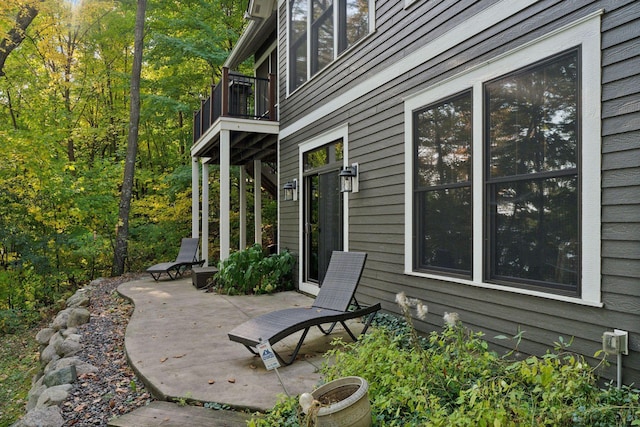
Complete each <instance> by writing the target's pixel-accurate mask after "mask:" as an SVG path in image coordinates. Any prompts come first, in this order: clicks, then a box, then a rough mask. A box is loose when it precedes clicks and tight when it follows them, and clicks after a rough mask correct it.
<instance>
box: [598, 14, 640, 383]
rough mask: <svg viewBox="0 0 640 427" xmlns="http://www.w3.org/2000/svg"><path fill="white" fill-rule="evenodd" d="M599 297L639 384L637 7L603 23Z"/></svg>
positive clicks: (639, 27) (607, 323)
mask: <svg viewBox="0 0 640 427" xmlns="http://www.w3.org/2000/svg"><path fill="white" fill-rule="evenodd" d="M602 64H603V69H602V82H603V86H602V100H603V103H602V117H603V120H602V135H603V138H602V145H603V147H602V152H603V156H602V205H603V206H602V292H603V302H604V305H605V309H604V310H603V311H604V312H605V313H606V314H607V317H606V318H605V319H602V321H601V322H599V323H598V324H599V325H602V326H603V327H605V328H606V329H610V328H620V329H626V330H629V332H630V349H631V350H632V355H631V356H628V357H624V362H623V363H624V367H625V368H624V374H625V382H629V381H630V380H634V381H635V382H636V383H638V379H639V378H640V373H639V372H640V357H639V356H638V354H639V352H640V320H639V317H640V142H639V141H640V101H639V99H640V93H639V92H640V90H639V88H640V73H639V72H638V70H639V69H640V68H639V65H640V6H639V5H638V3H637V2H636V3H635V4H629V5H628V6H626V7H624V6H621V7H619V8H618V9H617V10H612V11H611V13H607V14H605V16H604V17H603V20H602Z"/></svg>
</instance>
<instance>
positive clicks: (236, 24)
mask: <svg viewBox="0 0 640 427" xmlns="http://www.w3.org/2000/svg"><path fill="white" fill-rule="evenodd" d="M247 1H248V0H149V1H148V2H147V12H146V21H145V26H146V28H145V39H144V44H145V47H144V56H143V58H144V60H143V66H142V82H141V85H140V91H141V116H140V124H139V136H138V154H137V160H136V172H135V179H134V188H133V195H132V201H131V213H130V217H129V219H130V221H129V242H128V256H127V259H126V270H127V271H142V270H144V268H146V267H148V266H149V265H152V264H153V263H155V262H156V261H166V260H169V259H172V258H174V257H175V255H176V252H177V249H178V247H179V242H180V239H181V238H182V237H188V236H190V235H191V157H190V154H189V149H190V147H191V144H192V121H193V111H194V110H197V109H199V108H200V100H201V99H203V98H205V97H206V96H207V95H208V93H209V90H210V87H211V84H213V83H215V82H217V81H218V79H219V76H220V74H221V67H222V64H223V63H224V61H225V59H226V57H227V55H228V52H229V51H230V50H231V49H232V48H233V46H234V44H235V42H236V40H237V39H238V37H239V36H240V34H241V32H242V30H243V26H244V25H245V20H244V19H243V14H244V12H245V10H246V6H247ZM29 8H32V9H35V10H36V12H37V14H36V15H35V18H34V19H33V21H31V22H30V24H29V25H28V27H27V28H26V31H24V32H23V33H22V35H23V36H24V39H23V40H22V41H21V43H20V44H19V46H18V47H17V48H16V49H14V50H13V51H11V53H10V54H9V55H8V57H7V59H6V62H5V63H4V65H3V66H2V64H0V66H1V67H2V68H0V159H2V160H1V161H0V334H2V333H7V332H12V331H14V330H16V329H18V328H21V327H23V326H25V325H29V324H33V323H35V322H37V321H38V320H39V319H40V318H41V316H42V315H43V314H44V312H46V311H47V310H50V309H51V308H52V307H55V305H56V303H57V302H59V301H62V300H63V299H64V298H65V297H66V295H68V294H70V293H71V292H73V291H74V290H75V289H76V288H77V287H79V286H81V285H83V284H84V283H86V282H87V281H90V280H92V279H94V278H96V277H100V276H106V275H109V274H110V272H111V267H112V263H113V254H114V243H115V238H116V226H117V223H118V204H119V200H120V190H121V187H122V182H123V170H124V160H125V154H126V148H127V131H128V126H129V90H130V78H131V65H132V58H133V41H134V24H135V14H136V1H135V0H3V2H2V6H0V40H6V39H7V35H8V34H10V32H11V31H12V29H15V27H16V23H17V22H18V20H19V18H21V17H24V14H25V11H27V10H29ZM2 47H3V46H2V45H0V48H2ZM251 67H252V64H246V66H245V68H244V69H242V70H240V71H244V72H245V73H247V74H250V75H252V71H251V70H252V68H251ZM212 169H213V170H212V171H211V173H210V192H211V198H210V200H212V201H213V203H212V206H211V207H210V212H211V219H210V221H211V225H210V230H213V231H215V230H217V229H218V226H217V222H216V221H217V217H218V215H217V203H215V201H216V200H217V199H216V198H217V192H218V189H219V184H218V175H217V170H216V169H215V168H212ZM232 175H233V176H234V177H235V180H236V182H235V185H234V186H233V187H234V188H235V191H232V206H234V207H236V206H237V204H238V194H237V188H238V185H237V184H238V182H237V179H238V178H237V177H238V174H237V173H235V174H232ZM249 188H252V187H251V186H250V187H249ZM247 199H248V200H249V203H251V202H250V201H251V200H252V198H251V197H248V198H247ZM251 208H252V207H251V206H249V212H251ZM234 210H235V209H234ZM274 218H275V203H273V202H271V203H270V202H266V203H265V204H264V206H263V219H264V222H265V223H267V224H268V223H270V222H271V223H273V221H274ZM232 220H235V221H236V222H237V215H234V214H233V213H232ZM248 224H252V221H251V218H249V219H248ZM249 227H250V225H249ZM236 229H237V227H236ZM249 232H251V230H249ZM249 235H251V234H250V233H249ZM267 239H268V237H267ZM216 241H217V240H216V236H213V237H212V239H211V241H210V242H209V244H210V245H211V250H210V253H211V254H213V256H214V257H215V253H216V248H217V244H216ZM232 241H235V242H237V239H236V238H233V236H232Z"/></svg>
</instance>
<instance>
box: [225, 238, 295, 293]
mask: <svg viewBox="0 0 640 427" xmlns="http://www.w3.org/2000/svg"><path fill="white" fill-rule="evenodd" d="M294 265H295V258H294V257H293V255H291V253H289V252H288V251H286V250H285V251H282V252H280V253H279V254H273V255H269V256H265V254H264V251H263V249H262V247H261V246H260V245H257V244H256V245H253V246H252V247H250V248H248V249H245V250H243V251H238V252H234V253H232V254H231V255H230V256H229V258H227V259H226V260H224V261H221V262H220V263H219V264H218V273H217V274H216V276H215V280H216V285H217V286H218V288H219V289H221V291H222V292H224V293H226V294H230V295H233V294H249V293H255V294H264V293H272V292H278V291H284V290H289V289H293V282H292V277H291V273H292V271H293V266H294Z"/></svg>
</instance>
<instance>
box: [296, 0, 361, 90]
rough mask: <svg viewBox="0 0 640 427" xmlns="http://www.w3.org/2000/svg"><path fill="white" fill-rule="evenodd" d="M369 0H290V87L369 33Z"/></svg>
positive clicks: (313, 73) (311, 74)
mask: <svg viewBox="0 0 640 427" xmlns="http://www.w3.org/2000/svg"><path fill="white" fill-rule="evenodd" d="M369 1H370V0H289V89H290V90H291V91H293V90H295V89H296V88H298V87H299V86H300V85H301V84H303V83H304V82H306V81H307V80H308V79H309V78H311V77H312V76H314V75H315V74H316V73H318V72H319V71H321V70H322V69H323V68H325V67H326V66H327V65H329V64H330V63H331V62H332V61H333V60H335V59H336V58H337V56H338V55H340V54H341V53H342V52H344V51H345V50H347V49H348V48H350V47H351V46H353V45H354V44H355V43H357V42H358V41H359V40H361V39H362V38H363V37H364V36H366V35H367V34H368V33H369V31H370V22H369V21H370V19H369V13H370V11H369Z"/></svg>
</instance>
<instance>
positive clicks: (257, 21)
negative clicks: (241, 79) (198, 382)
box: [224, 0, 278, 70]
mask: <svg viewBox="0 0 640 427" xmlns="http://www.w3.org/2000/svg"><path fill="white" fill-rule="evenodd" d="M251 3H254V2H253V1H252V2H251ZM251 3H250V4H249V8H251ZM274 6H275V1H273V0H271V6H270V7H271V13H270V14H269V15H268V16H266V17H265V18H262V17H258V16H254V15H250V14H249V13H250V12H249V11H247V15H245V16H246V17H247V18H250V21H249V24H248V25H247V28H245V30H244V31H243V33H242V35H241V36H240V39H238V42H237V43H236V45H235V46H234V48H233V50H231V53H230V54H229V57H228V58H227V60H226V61H225V63H224V66H225V67H228V68H229V69H231V70H236V69H237V68H238V66H239V65H240V64H241V63H242V62H244V61H245V60H246V59H247V58H249V57H250V56H251V55H253V54H254V53H256V52H257V51H258V49H259V48H260V46H262V44H263V43H264V41H265V40H267V39H268V38H269V36H270V35H271V33H273V32H274V31H275V30H276V26H277V24H278V20H277V14H276V12H275V9H274ZM261 10H266V9H264V6H263V7H262V8H261Z"/></svg>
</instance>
